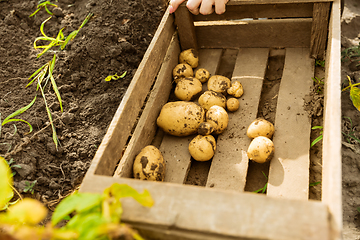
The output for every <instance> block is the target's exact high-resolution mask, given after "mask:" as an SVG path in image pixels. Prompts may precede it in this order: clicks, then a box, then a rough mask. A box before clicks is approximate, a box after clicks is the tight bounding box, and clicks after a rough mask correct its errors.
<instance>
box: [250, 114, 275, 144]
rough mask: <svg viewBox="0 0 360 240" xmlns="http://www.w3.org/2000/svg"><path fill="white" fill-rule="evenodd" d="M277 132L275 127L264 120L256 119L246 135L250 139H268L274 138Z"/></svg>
mask: <svg viewBox="0 0 360 240" xmlns="http://www.w3.org/2000/svg"><path fill="white" fill-rule="evenodd" d="M274 132H275V128H274V125H273V124H272V123H271V122H269V121H267V120H265V119H262V118H258V119H255V120H254V121H253V122H252V123H251V124H250V125H249V127H248V129H247V130H246V135H247V136H248V137H249V138H255V137H258V136H263V137H267V138H270V139H271V138H272V136H273V134H274Z"/></svg>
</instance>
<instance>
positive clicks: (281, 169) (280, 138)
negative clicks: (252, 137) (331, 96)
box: [267, 48, 315, 200]
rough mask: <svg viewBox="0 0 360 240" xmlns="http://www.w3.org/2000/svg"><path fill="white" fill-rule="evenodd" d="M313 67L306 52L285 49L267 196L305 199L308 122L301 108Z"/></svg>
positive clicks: (310, 80) (307, 191)
mask: <svg viewBox="0 0 360 240" xmlns="http://www.w3.org/2000/svg"><path fill="white" fill-rule="evenodd" d="M314 67H315V65H314V59H311V58H310V56H309V49H307V48H288V49H286V55H285V65H284V71H283V77H282V79H281V82H280V89H279V94H278V101H277V108H276V116H275V134H274V138H273V142H274V145H275V154H274V157H273V159H272V160H271V162H270V169H269V182H268V188H267V195H268V196H272V197H279V198H291V199H301V200H307V199H308V195H309V164H310V156H309V152H310V150H309V149H310V130H311V119H310V118H309V116H308V113H307V112H306V110H305V109H304V98H305V96H306V95H308V94H309V93H310V91H311V90H310V89H311V86H312V84H313V81H312V79H311V78H312V77H313V76H314Z"/></svg>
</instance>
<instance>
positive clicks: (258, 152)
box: [247, 136, 275, 163]
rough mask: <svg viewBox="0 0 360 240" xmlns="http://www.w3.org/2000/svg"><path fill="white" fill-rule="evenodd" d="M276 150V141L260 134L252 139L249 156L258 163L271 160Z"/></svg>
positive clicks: (248, 151)
mask: <svg viewBox="0 0 360 240" xmlns="http://www.w3.org/2000/svg"><path fill="white" fill-rule="evenodd" d="M274 150H275V147H274V143H273V142H272V141H271V140H270V139H269V138H267V137H263V136H259V137H256V138H254V139H253V140H252V141H251V143H250V145H249V148H248V150H247V156H248V158H249V159H250V160H253V161H255V162H257V163H264V162H267V161H270V160H271V158H272V157H273V156H274Z"/></svg>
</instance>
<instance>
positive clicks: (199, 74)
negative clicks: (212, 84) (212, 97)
mask: <svg viewBox="0 0 360 240" xmlns="http://www.w3.org/2000/svg"><path fill="white" fill-rule="evenodd" d="M195 78H197V79H199V80H200V82H201V83H206V82H207V81H208V80H209V78H210V73H209V71H208V70H206V69H205V68H199V69H198V70H196V72H195Z"/></svg>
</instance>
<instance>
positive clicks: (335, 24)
mask: <svg viewBox="0 0 360 240" xmlns="http://www.w3.org/2000/svg"><path fill="white" fill-rule="evenodd" d="M340 29H341V23H340V0H337V1H334V3H333V6H332V10H331V16H330V24H329V40H328V45H327V54H326V61H325V75H326V76H325V79H326V80H325V88H324V90H325V99H324V100H325V103H324V104H325V107H324V129H323V130H324V132H323V150H322V151H323V153H322V156H323V162H322V167H323V171H322V181H321V183H322V193H321V195H322V202H323V203H324V204H326V205H327V206H328V207H329V209H330V212H331V213H332V215H333V217H334V218H333V220H334V227H335V229H336V230H335V231H334V232H333V234H332V235H333V239H337V240H339V239H342V237H341V231H342V223H343V220H342V214H343V211H342V190H341V187H342V177H341V169H342V167H341V139H342V136H341V116H342V115H341V84H340V83H341V61H340V59H341V54H340V49H341V31H340Z"/></svg>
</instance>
